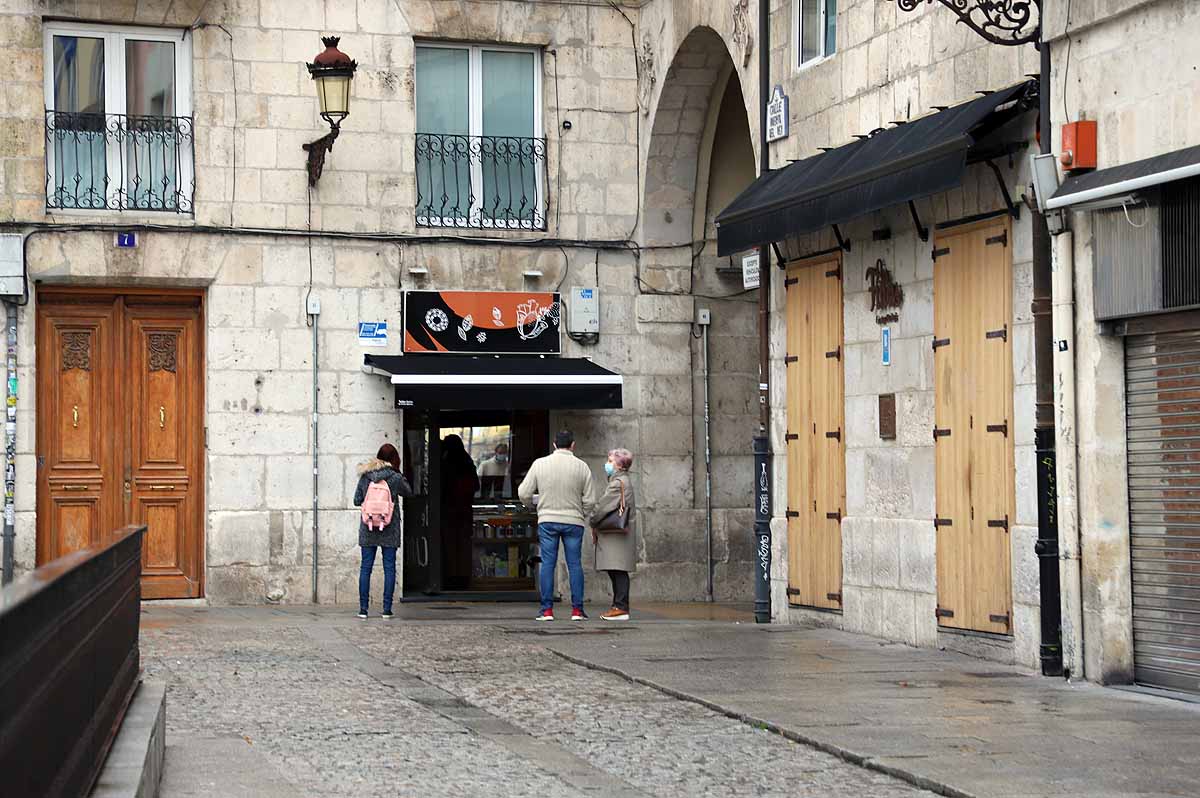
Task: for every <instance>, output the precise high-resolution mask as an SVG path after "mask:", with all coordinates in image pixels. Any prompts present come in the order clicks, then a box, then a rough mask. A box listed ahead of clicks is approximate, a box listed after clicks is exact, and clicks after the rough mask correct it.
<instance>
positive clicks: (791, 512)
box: [783, 510, 800, 518]
mask: <svg viewBox="0 0 1200 798" xmlns="http://www.w3.org/2000/svg"><path fill="white" fill-rule="evenodd" d="M783 517H784V518H799V517H800V513H798V512H797V511H795V510H785V511H784V513H783Z"/></svg>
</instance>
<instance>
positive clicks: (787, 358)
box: [783, 355, 800, 366]
mask: <svg viewBox="0 0 1200 798" xmlns="http://www.w3.org/2000/svg"><path fill="white" fill-rule="evenodd" d="M799 359H800V356H799V355H786V356H784V358H783V365H785V366H790V365H792V364H793V363H795V362H796V361H797V360H799Z"/></svg>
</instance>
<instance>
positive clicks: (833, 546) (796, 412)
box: [785, 260, 846, 609]
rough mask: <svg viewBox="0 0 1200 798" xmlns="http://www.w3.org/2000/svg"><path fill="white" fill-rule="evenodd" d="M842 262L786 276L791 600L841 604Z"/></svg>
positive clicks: (803, 267)
mask: <svg viewBox="0 0 1200 798" xmlns="http://www.w3.org/2000/svg"><path fill="white" fill-rule="evenodd" d="M841 274H842V273H841V263H840V261H839V260H826V261H822V262H819V263H812V262H808V263H797V264H793V265H792V266H791V267H790V268H789V269H788V273H787V279H786V282H785V286H786V288H787V352H786V357H787V417H788V424H787V457H788V460H787V469H788V508H787V521H788V589H787V593H788V601H789V603H791V604H794V605H797V606H804V607H816V608H819V609H840V608H841V606H842V525H841V520H842V513H843V511H844V508H845V505H846V464H845V455H844V451H843V446H842V444H843V440H844V436H843V426H844V424H843V396H842V279H841Z"/></svg>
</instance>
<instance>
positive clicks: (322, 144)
mask: <svg viewBox="0 0 1200 798" xmlns="http://www.w3.org/2000/svg"><path fill="white" fill-rule="evenodd" d="M339 130H340V128H338V127H337V126H333V127H331V128H330V130H329V132H328V133H326V134H325V135H324V136H321V138H319V139H317V140H316V141H310V142H308V143H307V144H301V145H300V147H301V148H302V149H303V150H304V151H305V152H307V153H308V167H307V168H308V185H309V186H316V185H317V181H318V180H320V179H321V172H322V171H324V169H325V155H326V153H328V152H329V151H330V150H332V149H333V142H334V141H336V140H337V137H338V132H339Z"/></svg>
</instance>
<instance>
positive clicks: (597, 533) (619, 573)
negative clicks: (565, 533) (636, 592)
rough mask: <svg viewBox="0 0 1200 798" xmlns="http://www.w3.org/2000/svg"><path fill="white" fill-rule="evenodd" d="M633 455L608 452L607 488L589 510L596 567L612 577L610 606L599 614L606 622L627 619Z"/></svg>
mask: <svg viewBox="0 0 1200 798" xmlns="http://www.w3.org/2000/svg"><path fill="white" fill-rule="evenodd" d="M632 465H633V455H632V454H631V453H630V452H629V450H628V449H613V450H612V451H611V452H609V453H608V462H606V463H605V464H604V471H605V473H606V474H608V487H607V489H606V490H605V491H604V495H603V496H601V497H600V500H599V501H598V502H597V503H596V509H595V510H594V511H593V512H592V518H591V524H592V542H593V543H595V544H596V570H597V571H607V572H608V577H609V579H611V580H612V592H613V606H612V609H610V610H609V611H608V612H605V613H602V614H601V615H600V617H601V618H603V619H604V620H606V621H628V620H629V574H630V572H632V571H633V570H634V568H635V567H636V559H637V549H636V546H635V532H636V521H635V515H636V513H635V503H634V496H633V480H631V479H630V478H629V468H630V466H632Z"/></svg>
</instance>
